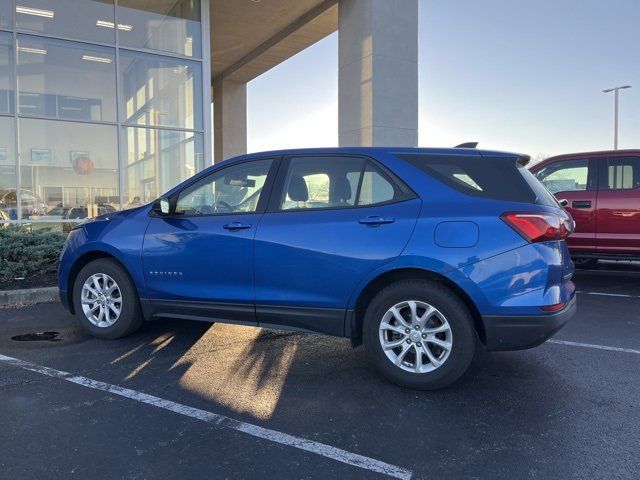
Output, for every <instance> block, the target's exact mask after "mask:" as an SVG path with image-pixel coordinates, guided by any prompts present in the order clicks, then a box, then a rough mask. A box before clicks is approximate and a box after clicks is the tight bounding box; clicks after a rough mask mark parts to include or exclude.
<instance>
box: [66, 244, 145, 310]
mask: <svg viewBox="0 0 640 480" xmlns="http://www.w3.org/2000/svg"><path fill="white" fill-rule="evenodd" d="M101 258H106V259H110V260H113V261H114V262H116V263H117V264H118V265H120V266H121V267H122V268H123V270H124V271H125V272H127V275H129V279H131V281H132V282H133V279H132V278H131V273H130V272H129V270H128V269H127V267H126V266H125V265H124V264H123V263H122V262H121V261H120V260H118V258H117V257H116V256H114V255H113V254H111V253H109V252H106V251H104V250H91V251H89V252H86V253H83V254H82V255H80V256H79V257H78V258H77V259H76V261H75V262H73V265H71V268H70V269H69V275H68V277H67V278H68V282H67V289H66V295H67V305H69V310H70V311H71V313H73V314H75V313H76V312H75V307H74V304H73V288H74V286H75V283H76V279H77V277H78V274H79V273H80V270H82V269H83V268H84V266H85V265H87V264H89V263H90V262H93V261H94V260H99V259H101ZM133 284H134V285H135V282H133Z"/></svg>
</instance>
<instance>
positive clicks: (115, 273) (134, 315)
mask: <svg viewBox="0 0 640 480" xmlns="http://www.w3.org/2000/svg"><path fill="white" fill-rule="evenodd" d="M96 273H106V274H107V275H109V276H110V277H111V278H112V279H113V280H115V282H116V283H117V284H118V287H119V290H120V294H121V298H122V307H121V312H120V316H119V317H118V319H117V320H116V321H115V323H114V324H113V325H111V326H108V327H99V326H97V325H94V324H93V323H91V322H90V321H89V319H88V318H87V317H86V315H85V314H84V311H83V310H82V304H81V301H80V298H81V293H82V286H83V285H84V283H85V281H86V280H87V279H88V278H90V277H91V276H92V275H94V274H96ZM73 305H74V310H75V312H76V317H77V318H78V321H79V322H80V325H82V327H83V328H84V329H85V330H86V331H87V332H89V334H90V335H92V336H94V337H97V338H107V339H115V338H121V337H126V336H127V335H131V334H132V333H133V332H135V331H136V330H138V329H139V328H140V326H141V325H142V323H143V317H142V311H141V309H140V300H139V299H138V292H137V291H136V288H135V285H134V284H133V281H132V280H131V278H130V277H129V274H128V273H127V271H126V270H125V269H124V268H123V267H122V266H121V265H120V264H119V263H118V262H116V261H114V260H110V259H108V258H101V259H98V260H94V261H92V262H90V263H88V264H87V265H85V266H84V267H83V268H82V270H80V273H78V276H77V277H76V279H75V282H74V284H73Z"/></svg>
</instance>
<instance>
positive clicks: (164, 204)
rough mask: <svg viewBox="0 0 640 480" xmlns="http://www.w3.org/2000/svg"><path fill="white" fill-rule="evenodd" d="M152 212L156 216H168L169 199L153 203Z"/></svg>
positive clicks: (169, 208) (163, 198)
mask: <svg viewBox="0 0 640 480" xmlns="http://www.w3.org/2000/svg"><path fill="white" fill-rule="evenodd" d="M153 212H154V213H156V214H157V215H169V213H170V212H171V205H170V203H169V199H168V198H165V197H162V198H160V199H158V200H156V201H155V202H154V203H153Z"/></svg>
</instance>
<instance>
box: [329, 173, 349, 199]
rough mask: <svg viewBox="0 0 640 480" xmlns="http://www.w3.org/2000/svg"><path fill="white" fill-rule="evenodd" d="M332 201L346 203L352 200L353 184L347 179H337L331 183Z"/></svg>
mask: <svg viewBox="0 0 640 480" xmlns="http://www.w3.org/2000/svg"><path fill="white" fill-rule="evenodd" d="M331 190H332V192H331V193H332V195H331V197H332V199H333V201H334V202H340V203H344V202H347V201H348V200H351V195H352V192H351V184H350V183H349V180H347V177H336V178H333V179H332V181H331Z"/></svg>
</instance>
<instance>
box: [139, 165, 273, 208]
mask: <svg viewBox="0 0 640 480" xmlns="http://www.w3.org/2000/svg"><path fill="white" fill-rule="evenodd" d="M264 160H271V166H270V167H269V171H268V172H267V178H266V180H265V182H264V186H263V187H262V192H260V198H259V199H258V205H257V206H256V209H255V211H253V212H226V213H206V214H192V215H188V214H183V213H176V206H177V204H178V198H179V197H180V194H181V193H182V192H184V191H185V190H188V189H189V188H191V187H192V186H194V185H195V184H197V183H199V182H203V181H205V179H208V178H210V177H211V176H213V175H218V174H219V173H221V172H224V171H225V170H227V169H229V168H234V167H237V166H239V165H244V164H245V163H252V162H259V161H264ZM280 161H281V157H277V156H275V157H273V156H267V157H257V158H247V159H244V160H240V161H237V162H233V163H231V164H229V165H224V166H220V167H219V168H214V169H213V170H211V171H209V172H207V173H205V174H204V175H194V176H193V177H191V179H190V180H188V183H187V184H186V185H184V186H182V187H181V188H180V189H179V190H176V191H175V192H173V193H171V195H169V196H168V199H169V214H168V215H159V214H157V213H156V212H154V211H153V209H151V210H150V211H149V215H150V216H152V217H158V218H206V217H224V216H229V215H255V214H262V213H265V211H266V210H267V205H268V204H269V200H270V197H271V195H272V193H273V184H274V182H275V178H276V175H277V173H278V170H279V168H280ZM160 198H163V197H160ZM165 198H167V197H165ZM152 203H153V202H152Z"/></svg>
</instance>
